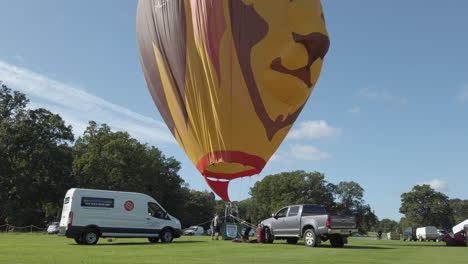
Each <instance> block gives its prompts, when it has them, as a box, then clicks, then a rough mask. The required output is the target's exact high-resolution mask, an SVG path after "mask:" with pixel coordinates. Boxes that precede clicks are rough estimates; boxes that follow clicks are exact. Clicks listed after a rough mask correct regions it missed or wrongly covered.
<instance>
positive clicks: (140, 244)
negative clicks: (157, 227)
mask: <svg viewBox="0 0 468 264" xmlns="http://www.w3.org/2000/svg"><path fill="white" fill-rule="evenodd" d="M191 243H206V241H173V242H172V243H167V244H191ZM158 244H165V243H160V242H158V243H150V242H134V243H132V242H122V243H105V244H96V245H78V244H71V245H72V246H83V247H86V246H152V245H154V246H156V245H158Z"/></svg>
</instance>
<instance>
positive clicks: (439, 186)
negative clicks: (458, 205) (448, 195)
mask: <svg viewBox="0 0 468 264" xmlns="http://www.w3.org/2000/svg"><path fill="white" fill-rule="evenodd" d="M424 184H429V185H430V186H431V188H432V189H434V190H436V191H438V192H446V191H448V183H447V182H446V181H443V180H439V179H434V180H432V181H430V182H424Z"/></svg>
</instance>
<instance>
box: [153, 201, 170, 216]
mask: <svg viewBox="0 0 468 264" xmlns="http://www.w3.org/2000/svg"><path fill="white" fill-rule="evenodd" d="M148 215H150V216H152V217H156V218H160V219H169V217H168V216H167V214H166V212H164V210H163V209H162V208H161V207H159V205H157V204H155V203H148Z"/></svg>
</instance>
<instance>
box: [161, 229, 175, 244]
mask: <svg viewBox="0 0 468 264" xmlns="http://www.w3.org/2000/svg"><path fill="white" fill-rule="evenodd" d="M160 237H161V242H162V243H171V242H172V239H174V235H173V234H172V231H171V230H169V229H164V230H163V231H162V232H161V235H160Z"/></svg>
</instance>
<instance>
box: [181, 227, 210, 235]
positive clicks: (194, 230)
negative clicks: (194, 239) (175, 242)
mask: <svg viewBox="0 0 468 264" xmlns="http://www.w3.org/2000/svg"><path fill="white" fill-rule="evenodd" d="M183 234H184V235H185V236H203V235H205V229H204V228H203V227H202V226H191V227H189V228H186V229H184V232H183Z"/></svg>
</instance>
